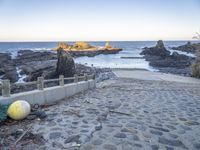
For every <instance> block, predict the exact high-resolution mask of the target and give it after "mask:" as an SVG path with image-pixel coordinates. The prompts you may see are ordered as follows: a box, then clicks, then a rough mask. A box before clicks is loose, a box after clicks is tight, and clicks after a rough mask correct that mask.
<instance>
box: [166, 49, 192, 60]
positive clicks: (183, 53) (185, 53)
mask: <svg viewBox="0 0 200 150" xmlns="http://www.w3.org/2000/svg"><path fill="white" fill-rule="evenodd" d="M167 50H168V51H170V53H171V54H172V53H173V52H177V53H178V54H181V55H186V56H188V57H193V58H194V57H196V56H195V55H194V54H193V53H187V52H183V51H179V50H173V49H170V48H167Z"/></svg>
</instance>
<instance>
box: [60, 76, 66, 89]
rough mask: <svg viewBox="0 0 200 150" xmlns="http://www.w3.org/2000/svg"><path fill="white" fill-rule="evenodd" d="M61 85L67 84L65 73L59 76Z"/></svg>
mask: <svg viewBox="0 0 200 150" xmlns="http://www.w3.org/2000/svg"><path fill="white" fill-rule="evenodd" d="M59 85H60V86H64V85H65V81H64V75H60V76H59Z"/></svg>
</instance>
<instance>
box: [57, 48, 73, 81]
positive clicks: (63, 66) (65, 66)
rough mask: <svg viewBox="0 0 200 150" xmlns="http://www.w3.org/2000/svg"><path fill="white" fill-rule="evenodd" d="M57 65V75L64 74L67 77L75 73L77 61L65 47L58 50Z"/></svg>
mask: <svg viewBox="0 0 200 150" xmlns="http://www.w3.org/2000/svg"><path fill="white" fill-rule="evenodd" d="M57 57H58V61H57V67H56V75H58V76H59V75H64V76H65V77H72V76H74V73H75V63H74V60H73V58H72V57H71V55H70V54H69V53H68V52H66V51H64V50H63V49H58V51H57Z"/></svg>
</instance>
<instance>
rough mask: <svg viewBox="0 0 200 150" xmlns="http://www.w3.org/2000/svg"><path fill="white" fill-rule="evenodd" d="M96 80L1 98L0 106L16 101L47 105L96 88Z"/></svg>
mask: <svg viewBox="0 0 200 150" xmlns="http://www.w3.org/2000/svg"><path fill="white" fill-rule="evenodd" d="M95 86H96V83H95V81H94V80H88V81H81V82H78V83H71V84H66V85H64V86H54V87H50V88H45V89H44V90H41V91H40V90H34V91H30V92H24V93H18V94H13V95H11V96H10V97H2V96H1V97H0V104H9V103H11V102H13V101H16V100H26V101H28V102H29V103H30V104H46V103H51V102H56V101H59V100H62V99H64V98H68V97H70V96H73V95H75V94H77V93H80V92H83V91H86V90H89V89H93V88H95Z"/></svg>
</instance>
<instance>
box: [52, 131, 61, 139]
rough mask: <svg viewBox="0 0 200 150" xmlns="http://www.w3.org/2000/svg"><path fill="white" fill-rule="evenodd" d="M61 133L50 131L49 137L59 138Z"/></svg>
mask: <svg viewBox="0 0 200 150" xmlns="http://www.w3.org/2000/svg"><path fill="white" fill-rule="evenodd" d="M61 134H62V133H61V132H52V133H50V134H49V138H50V139H57V138H60V136H61Z"/></svg>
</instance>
